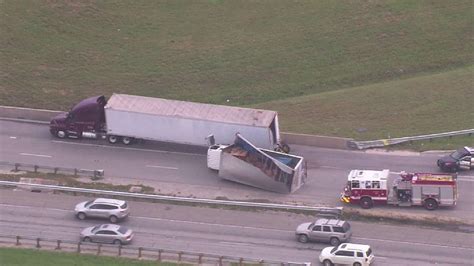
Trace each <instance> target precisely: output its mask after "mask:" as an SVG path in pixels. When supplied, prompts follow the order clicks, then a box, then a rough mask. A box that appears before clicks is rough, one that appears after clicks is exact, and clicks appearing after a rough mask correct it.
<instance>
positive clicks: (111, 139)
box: [107, 135, 119, 144]
mask: <svg viewBox="0 0 474 266" xmlns="http://www.w3.org/2000/svg"><path fill="white" fill-rule="evenodd" d="M107 140H108V141H109V143H110V144H116V143H117V142H118V141H119V137H118V136H114V135H109V136H108V137H107Z"/></svg>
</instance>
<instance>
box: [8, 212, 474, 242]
mask: <svg viewBox="0 0 474 266" xmlns="http://www.w3.org/2000/svg"><path fill="white" fill-rule="evenodd" d="M0 206H6V207H13V208H26V209H28V208H29V209H38V208H39V207H32V206H24V205H10V204H1V203H0ZM44 209H46V210H54V211H61V212H74V211H71V210H64V209H56V208H44ZM130 218H136V219H144V220H155V221H165V222H179V223H187V224H197V225H207V226H220V227H230V228H240V229H251V230H266V231H275V232H282V233H292V234H294V231H289V230H281V229H270V228H261V227H252V226H240V225H226V224H216V223H206V222H193V221H185V220H174V219H163V218H155V217H144V216H131V217H130ZM351 239H358V240H369V241H380V242H387V243H396V244H399V243H402V244H412V245H418V246H429V247H442V248H453V249H464V250H474V247H458V246H448V245H438V244H429V243H420V242H408V241H400V240H388V239H377V238H364V237H354V236H353V237H352V238H351ZM229 243H230V242H229Z"/></svg>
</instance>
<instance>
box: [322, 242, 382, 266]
mask: <svg viewBox="0 0 474 266" xmlns="http://www.w3.org/2000/svg"><path fill="white" fill-rule="evenodd" d="M374 259H375V257H374V254H373V253H372V249H371V248H370V246H368V245H360V244H341V245H339V246H337V247H327V248H324V249H323V250H322V251H321V254H320V255H319V261H320V262H322V263H323V264H324V265H325V266H331V265H334V264H345V265H353V266H366V265H370V264H371V263H372V262H373V261H374Z"/></svg>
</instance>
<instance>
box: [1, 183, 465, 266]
mask: <svg viewBox="0 0 474 266" xmlns="http://www.w3.org/2000/svg"><path fill="white" fill-rule="evenodd" d="M88 199H89V198H86V197H82V196H81V197H79V196H76V197H75V196H70V195H57V194H46V193H33V192H25V191H14V190H7V189H2V190H0V234H2V235H20V236H29V237H43V238H50V239H61V240H70V241H78V240H79V232H80V231H81V229H83V228H85V227H87V226H91V225H95V224H99V223H106V221H102V220H84V221H80V220H78V219H76V218H75V216H74V213H73V211H72V210H73V208H74V206H75V204H76V203H78V202H80V201H83V200H88ZM130 208H131V216H130V217H129V218H127V219H126V220H124V221H123V222H122V224H123V225H125V226H127V227H129V228H131V229H132V230H134V231H135V233H136V234H135V238H134V240H133V242H132V243H131V245H132V246H134V247H148V248H167V249H176V250H186V251H196V252H203V253H212V254H221V255H228V256H243V257H246V258H255V259H266V260H282V261H299V262H303V261H304V262H312V263H315V264H313V265H318V263H317V257H318V256H319V252H320V251H321V249H322V248H324V247H326V246H328V244H324V243H307V244H303V243H298V242H297V241H296V239H295V236H294V230H295V228H296V226H297V225H298V224H300V223H302V222H307V221H312V220H314V219H315V217H311V216H306V215H302V214H291V213H285V212H271V211H260V212H246V211H237V210H234V211H231V210H221V209H215V208H202V207H188V206H177V205H165V204H153V203H144V202H130ZM351 226H352V229H353V232H354V234H353V237H352V239H351V242H354V243H362V244H369V245H371V246H372V249H373V251H374V253H375V256H376V262H375V264H374V265H472V263H473V262H474V248H473V246H474V238H473V236H474V235H473V234H472V233H461V232H451V231H444V230H433V229H428V228H423V227H416V226H408V225H405V226H395V225H387V224H381V223H376V224H374V223H362V222H352V223H351Z"/></svg>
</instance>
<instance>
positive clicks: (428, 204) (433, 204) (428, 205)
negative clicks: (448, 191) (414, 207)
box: [424, 199, 438, 211]
mask: <svg viewBox="0 0 474 266" xmlns="http://www.w3.org/2000/svg"><path fill="white" fill-rule="evenodd" d="M424 205H425V209H427V210H429V211H432V210H436V209H438V202H437V201H436V200H434V199H426V200H425V204H424Z"/></svg>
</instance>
